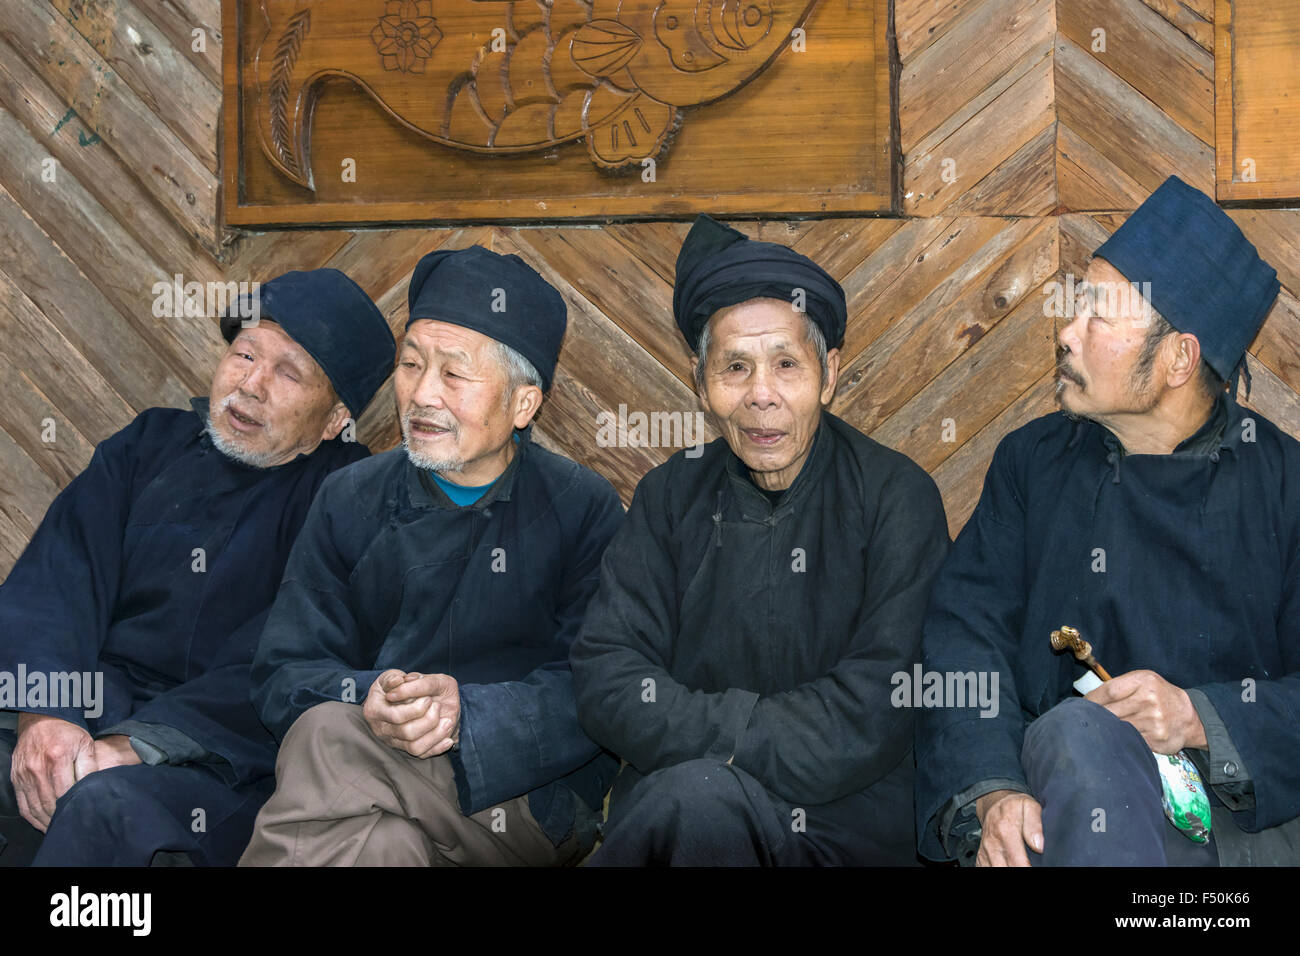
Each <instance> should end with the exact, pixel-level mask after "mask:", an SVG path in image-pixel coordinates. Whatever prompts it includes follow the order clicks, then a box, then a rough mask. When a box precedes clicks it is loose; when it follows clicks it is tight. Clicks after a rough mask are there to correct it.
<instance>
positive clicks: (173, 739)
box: [95, 720, 213, 767]
mask: <svg viewBox="0 0 1300 956" xmlns="http://www.w3.org/2000/svg"><path fill="white" fill-rule="evenodd" d="M117 734H120V735H122V736H125V737H128V738H130V740H131V749H132V750H134V751H135V752H136V756H138V757H139V758H140V760H141V762H142V763H145V764H148V765H149V766H150V767H156V766H158V765H159V764H164V763H170V764H182V763H203V762H205V761H208V760H211V759H213V755H212V753H211V752H209V751H208V750H207V749H205V748H204V747H203V746H201V745H200V744H199V743H197V742H196V741H195V740H194V739H193V738H191V737H189V736H187V735H186V734H183V733H181V732H180V731H179V730H177V729H176V728H175V727H166V726H164V725H162V724H147V723H143V722H141V721H138V720H124V721H121V722H120V723H117V724H114V725H113V726H112V727H108V728H106V729H103V730H100V731H98V732H97V733H96V734H95V739H96V740H98V739H100V738H103V737H111V736H114V735H117Z"/></svg>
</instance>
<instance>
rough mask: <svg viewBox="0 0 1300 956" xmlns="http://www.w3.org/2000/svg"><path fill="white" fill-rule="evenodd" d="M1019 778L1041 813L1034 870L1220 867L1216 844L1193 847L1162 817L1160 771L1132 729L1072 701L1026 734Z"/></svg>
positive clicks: (1076, 699)
mask: <svg viewBox="0 0 1300 956" xmlns="http://www.w3.org/2000/svg"><path fill="white" fill-rule="evenodd" d="M1020 760H1021V764H1022V765H1023V767H1024V770H1025V779H1026V780H1027V782H1028V783H1029V788H1030V790H1032V791H1033V792H1034V795H1035V797H1036V798H1037V800H1038V802H1039V803H1040V804H1041V805H1042V807H1043V853H1042V854H1041V855H1039V854H1037V853H1034V852H1033V851H1032V850H1030V851H1029V862H1030V863H1031V864H1033V865H1034V866H1218V863H1219V858H1218V852H1217V850H1216V848H1215V844H1214V838H1213V836H1211V838H1210V842H1209V843H1206V844H1198V843H1193V842H1192V841H1191V840H1189V839H1188V838H1187V837H1185V836H1183V835H1182V834H1181V833H1180V832H1179V831H1178V830H1177V829H1175V828H1174V826H1173V824H1171V823H1170V822H1169V821H1168V820H1166V819H1165V815H1164V811H1163V810H1162V809H1161V806H1160V793H1161V787H1160V772H1159V770H1158V769H1157V768H1156V761H1155V758H1154V757H1153V756H1152V755H1151V748H1150V747H1148V746H1147V744H1146V741H1144V740H1143V739H1142V735H1141V734H1140V733H1138V731H1137V728H1135V727H1134V726H1133V725H1132V724H1129V723H1126V722H1125V721H1123V720H1120V719H1119V718H1118V717H1116V716H1115V715H1114V714H1112V713H1111V712H1110V711H1108V710H1107V709H1106V708H1104V707H1102V706H1101V705H1100V704H1094V703H1093V702H1092V701H1090V700H1085V699H1083V698H1081V697H1073V698H1069V699H1067V700H1064V701H1062V702H1061V703H1059V704H1057V705H1056V706H1055V707H1053V708H1052V709H1051V710H1049V711H1048V712H1047V713H1045V714H1043V716H1041V717H1039V718H1038V719H1037V720H1035V721H1034V722H1033V723H1032V724H1030V725H1029V729H1028V730H1027V731H1026V732H1025V742H1024V746H1023V748H1022V750H1021V757H1020Z"/></svg>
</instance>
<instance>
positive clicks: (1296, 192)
mask: <svg viewBox="0 0 1300 956" xmlns="http://www.w3.org/2000/svg"><path fill="white" fill-rule="evenodd" d="M1215 10H1216V14H1215V28H1214V42H1215V51H1216V56H1215V65H1216V69H1215V89H1216V91H1217V97H1216V99H1215V110H1216V123H1215V133H1216V137H1217V139H1216V144H1217V146H1218V151H1217V153H1216V169H1215V171H1216V178H1217V184H1218V198H1219V200H1221V201H1230V200H1231V201H1238V200H1261V199H1267V200H1281V199H1287V200H1296V199H1300V157H1298V156H1297V154H1296V149H1295V144H1296V139H1297V136H1300V69H1298V68H1297V66H1298V64H1300V54H1297V50H1298V49H1300V16H1298V14H1300V10H1297V7H1296V5H1295V4H1294V3H1292V2H1276V0H1217V4H1216V7H1215Z"/></svg>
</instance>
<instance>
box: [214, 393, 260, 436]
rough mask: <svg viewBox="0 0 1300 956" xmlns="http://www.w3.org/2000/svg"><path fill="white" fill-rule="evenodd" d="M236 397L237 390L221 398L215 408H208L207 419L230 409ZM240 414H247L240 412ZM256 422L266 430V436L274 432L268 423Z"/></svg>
mask: <svg viewBox="0 0 1300 956" xmlns="http://www.w3.org/2000/svg"><path fill="white" fill-rule="evenodd" d="M238 395H239V390H238V389H236V390H235V391H233V392H231V393H230V394H229V395H227V396H226V397H225V398H223V399H222V400H221V401H219V402H217V404H216V407H211V406H210V407H209V408H208V417H209V418H213V417H215V416H216V415H217V414H219V413H221V412H224V411H226V410H228V409H229V408H230V406H231V405H233V404H234V403H235V398H236V397H237V396H238ZM241 414H247V412H241ZM257 421H259V422H262V427H263V428H264V429H265V430H266V433H267V434H270V433H271V432H273V431H274V430H275V429H274V428H272V427H271V426H270V424H269V423H267V422H264V421H262V419H260V418H259V419H257Z"/></svg>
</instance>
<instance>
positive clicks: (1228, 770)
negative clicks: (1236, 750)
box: [1223, 760, 1237, 777]
mask: <svg viewBox="0 0 1300 956" xmlns="http://www.w3.org/2000/svg"><path fill="white" fill-rule="evenodd" d="M1223 772H1224V773H1225V774H1227V775H1228V776H1229V777H1235V776H1236V775H1237V764H1236V761H1233V760H1229V761H1228V762H1227V763H1225V764H1224V765H1223Z"/></svg>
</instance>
